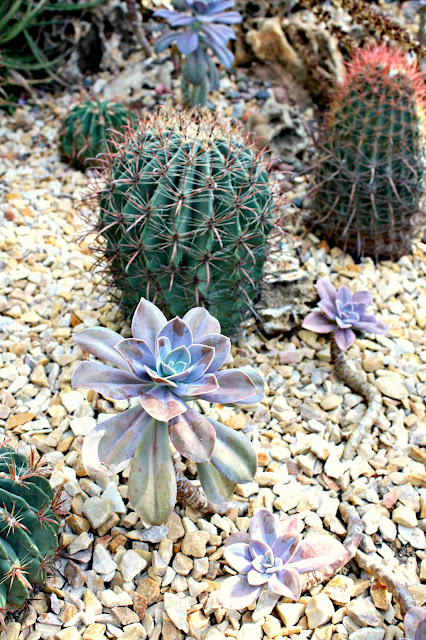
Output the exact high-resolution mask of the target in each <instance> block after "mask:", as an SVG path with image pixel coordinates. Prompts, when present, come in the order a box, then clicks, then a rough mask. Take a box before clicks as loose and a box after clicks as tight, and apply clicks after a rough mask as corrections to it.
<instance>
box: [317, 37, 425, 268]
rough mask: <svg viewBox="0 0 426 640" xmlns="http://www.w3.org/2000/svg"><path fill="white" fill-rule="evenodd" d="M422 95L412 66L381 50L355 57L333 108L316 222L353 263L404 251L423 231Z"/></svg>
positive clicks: (386, 49)
mask: <svg viewBox="0 0 426 640" xmlns="http://www.w3.org/2000/svg"><path fill="white" fill-rule="evenodd" d="M424 96H425V86H424V81H423V79H422V77H421V75H420V72H419V71H418V70H417V69H416V66H415V64H414V63H409V62H408V61H407V59H406V57H405V55H404V53H403V52H400V51H397V50H394V49H391V48H390V47H389V46H388V45H382V46H374V47H369V48H366V49H363V50H362V51H359V52H357V53H356V54H355V57H354V58H353V60H352V61H351V63H350V64H349V66H348V72H347V77H346V80H345V82H344V84H343V86H342V87H341V89H340V90H339V91H338V92H337V94H336V96H335V99H334V102H333V103H332V105H331V110H330V114H329V117H328V123H327V128H326V131H325V133H324V138H323V145H322V149H321V151H322V160H321V161H320V163H319V165H318V169H317V174H316V187H315V188H314V192H315V196H314V209H315V212H314V216H313V221H314V223H315V225H316V228H317V229H318V230H319V232H320V233H321V234H322V235H323V237H325V238H327V239H331V240H332V241H333V243H335V244H337V245H338V246H342V248H344V249H345V250H347V251H348V252H349V253H351V254H352V255H354V256H355V257H356V258H359V257H362V256H372V257H373V258H375V259H378V258H391V259H396V258H398V257H400V256H401V255H404V254H406V253H409V252H410V249H411V242H412V240H413V237H414V236H415V234H416V233H417V231H418V230H419V228H420V227H421V224H422V219H424V215H423V214H422V212H421V197H422V194H423V186H424V157H423V149H424V147H423V144H424V134H425V128H424V127H425V122H426V102H425V99H424Z"/></svg>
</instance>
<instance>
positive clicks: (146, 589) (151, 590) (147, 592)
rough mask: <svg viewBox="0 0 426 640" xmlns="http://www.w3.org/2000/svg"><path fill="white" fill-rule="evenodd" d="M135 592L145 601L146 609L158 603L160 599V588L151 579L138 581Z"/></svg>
mask: <svg viewBox="0 0 426 640" xmlns="http://www.w3.org/2000/svg"><path fill="white" fill-rule="evenodd" d="M136 592H137V593H139V594H140V595H141V596H145V598H146V599H147V604H148V607H150V606H151V605H152V604H154V603H155V602H157V601H158V599H159V597H160V586H159V585H158V584H157V583H156V582H155V581H154V580H152V579H151V578H143V579H142V580H138V584H137V587H136Z"/></svg>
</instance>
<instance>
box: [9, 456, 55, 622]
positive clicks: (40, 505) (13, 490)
mask: <svg viewBox="0 0 426 640" xmlns="http://www.w3.org/2000/svg"><path fill="white" fill-rule="evenodd" d="M53 498H54V492H53V490H52V489H51V487H50V485H49V482H48V480H47V479H46V478H43V477H42V476H41V475H40V472H39V471H37V470H35V469H34V468H32V467H31V465H30V464H29V461H28V459H27V458H26V457H25V456H23V455H22V454H20V453H17V452H15V451H13V450H12V449H10V448H9V447H6V446H4V445H3V446H1V447H0V609H1V610H7V609H10V608H14V607H20V606H22V605H23V604H24V603H25V601H26V600H27V599H28V598H29V597H30V594H31V589H32V585H34V584H38V585H43V584H44V582H45V580H46V576H47V571H49V570H50V569H51V567H52V565H53V560H54V555H55V551H56V549H57V547H58V536H57V533H58V529H59V521H58V519H57V517H56V515H55V511H54V509H53V504H52V500H53Z"/></svg>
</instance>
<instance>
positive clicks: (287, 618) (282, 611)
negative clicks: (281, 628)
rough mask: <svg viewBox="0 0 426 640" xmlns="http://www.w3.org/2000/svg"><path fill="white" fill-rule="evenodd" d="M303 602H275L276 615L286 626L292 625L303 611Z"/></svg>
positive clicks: (297, 620)
mask: <svg viewBox="0 0 426 640" xmlns="http://www.w3.org/2000/svg"><path fill="white" fill-rule="evenodd" d="M305 607H306V605H304V604H299V603H298V602H294V603H293V602H280V603H279V604H277V611H278V615H279V616H280V618H281V620H282V621H283V622H284V624H285V626H286V627H294V625H295V624H297V623H298V622H299V620H300V618H301V617H302V616H303V615H304V613H305Z"/></svg>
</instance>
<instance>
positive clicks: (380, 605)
mask: <svg viewBox="0 0 426 640" xmlns="http://www.w3.org/2000/svg"><path fill="white" fill-rule="evenodd" d="M370 593H371V597H372V599H373V602H374V606H375V607H376V608H377V609H383V611H386V610H387V609H389V605H390V603H391V601H392V594H391V593H389V591H388V590H387V589H386V587H385V585H384V584H382V583H381V582H379V581H378V580H375V581H374V582H373V584H372V585H371V589H370Z"/></svg>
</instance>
